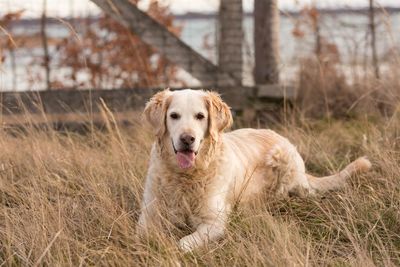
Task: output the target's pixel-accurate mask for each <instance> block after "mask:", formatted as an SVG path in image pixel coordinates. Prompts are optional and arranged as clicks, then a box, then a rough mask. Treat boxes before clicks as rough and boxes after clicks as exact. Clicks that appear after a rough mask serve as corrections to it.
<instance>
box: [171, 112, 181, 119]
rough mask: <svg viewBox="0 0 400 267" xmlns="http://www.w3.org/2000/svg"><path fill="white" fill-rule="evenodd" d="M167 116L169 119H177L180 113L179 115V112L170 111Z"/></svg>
mask: <svg viewBox="0 0 400 267" xmlns="http://www.w3.org/2000/svg"><path fill="white" fill-rule="evenodd" d="M169 116H170V117H171V119H173V120H178V119H179V118H180V117H181V115H179V114H178V113H176V112H172V113H171V114H169Z"/></svg>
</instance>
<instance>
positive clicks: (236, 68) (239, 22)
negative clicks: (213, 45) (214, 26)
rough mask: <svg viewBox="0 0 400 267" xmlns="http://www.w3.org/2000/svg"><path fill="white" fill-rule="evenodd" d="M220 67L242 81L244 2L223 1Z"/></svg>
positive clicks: (219, 48)
mask: <svg viewBox="0 0 400 267" xmlns="http://www.w3.org/2000/svg"><path fill="white" fill-rule="evenodd" d="M218 22H219V38H218V65H219V67H220V69H221V71H223V72H227V73H230V74H232V75H233V76H234V77H235V78H236V79H237V80H238V81H240V82H241V81H242V71H243V70H242V68H243V54H242V43H243V8H242V0H221V2H220V7H219V21H218Z"/></svg>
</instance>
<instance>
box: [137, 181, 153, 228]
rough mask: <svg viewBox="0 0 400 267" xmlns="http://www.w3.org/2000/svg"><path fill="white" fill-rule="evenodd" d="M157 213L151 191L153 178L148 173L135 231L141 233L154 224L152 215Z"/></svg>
mask: <svg viewBox="0 0 400 267" xmlns="http://www.w3.org/2000/svg"><path fill="white" fill-rule="evenodd" d="M156 213H157V198H156V196H155V195H154V193H153V178H152V177H151V176H150V175H148V176H147V178H146V183H145V188H144V193H143V200H142V206H141V213H140V216H139V220H138V224H137V232H138V233H139V234H143V233H145V232H147V230H148V228H149V227H150V226H154V221H155V219H154V217H155V216H156Z"/></svg>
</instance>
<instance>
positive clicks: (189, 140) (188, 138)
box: [180, 134, 196, 146]
mask: <svg viewBox="0 0 400 267" xmlns="http://www.w3.org/2000/svg"><path fill="white" fill-rule="evenodd" d="M180 139H181V142H182V144H184V145H187V146H190V145H191V144H193V143H194V140H196V138H194V136H192V135H190V134H182V135H181V138H180Z"/></svg>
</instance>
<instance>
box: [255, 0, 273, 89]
mask: <svg viewBox="0 0 400 267" xmlns="http://www.w3.org/2000/svg"><path fill="white" fill-rule="evenodd" d="M254 50H255V68H254V82H255V83H256V84H277V83H279V69H278V65H279V10H278V0H254Z"/></svg>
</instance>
